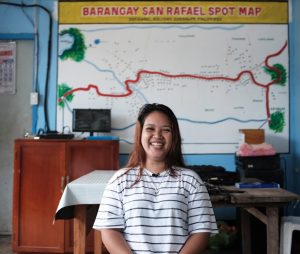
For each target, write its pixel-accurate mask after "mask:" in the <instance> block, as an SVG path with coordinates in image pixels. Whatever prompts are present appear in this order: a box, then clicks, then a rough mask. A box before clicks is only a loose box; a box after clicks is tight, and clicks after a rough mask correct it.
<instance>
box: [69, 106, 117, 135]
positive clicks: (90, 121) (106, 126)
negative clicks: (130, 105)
mask: <svg viewBox="0 0 300 254" xmlns="http://www.w3.org/2000/svg"><path fill="white" fill-rule="evenodd" d="M72 129H73V132H89V133H90V135H91V136H93V134H94V132H110V131H111V110H110V109H90V108H89V109H83V108H75V109H73V128H72Z"/></svg>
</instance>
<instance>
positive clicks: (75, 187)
mask: <svg viewBox="0 0 300 254" xmlns="http://www.w3.org/2000/svg"><path fill="white" fill-rule="evenodd" d="M114 173H116V171H115V170H95V171H92V172H91V173H89V174H86V175H84V176H82V177H79V178H77V179H76V180H74V181H72V182H70V183H68V184H67V186H66V187H65V190H64V192H63V194H62V196H61V199H60V201H59V204H58V207H57V209H56V213H55V219H56V220H58V219H71V218H73V217H74V206H75V205H82V204H84V205H89V204H91V205H99V204H100V201H101V198H102V195H103V191H104V189H105V186H106V184H107V183H108V181H109V179H110V178H111V177H112V176H113V174H114Z"/></svg>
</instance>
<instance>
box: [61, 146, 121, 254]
mask: <svg viewBox="0 0 300 254" xmlns="http://www.w3.org/2000/svg"><path fill="white" fill-rule="evenodd" d="M66 156H67V159H66V161H67V172H68V176H69V180H70V181H72V180H75V179H76V178H78V177H80V176H83V175H85V174H88V173H90V172H91V171H94V170H117V169H118V168H119V142H118V141H110V140H102V141H97V140H78V141H75V140H73V141H70V142H67V149H66ZM88 212H89V214H90V215H91V216H90V217H94V216H96V212H97V209H96V210H95V207H91V208H90V210H89V211H88ZM88 224H89V227H91V226H92V225H93V221H89V222H88ZM93 239H94V238H93V230H92V231H90V234H89V235H88V237H87V251H92V250H93V242H94V241H93ZM72 250H73V223H68V224H67V227H66V251H68V252H69V251H70V252H71V251H72Z"/></svg>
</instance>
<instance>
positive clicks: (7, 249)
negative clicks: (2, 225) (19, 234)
mask: <svg viewBox="0 0 300 254" xmlns="http://www.w3.org/2000/svg"><path fill="white" fill-rule="evenodd" d="M12 253H14V252H12V250H11V237H10V236H4V235H0V254H12Z"/></svg>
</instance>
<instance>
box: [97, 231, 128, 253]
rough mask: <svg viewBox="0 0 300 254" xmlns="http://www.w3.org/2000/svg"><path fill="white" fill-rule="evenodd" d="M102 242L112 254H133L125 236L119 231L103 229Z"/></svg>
mask: <svg viewBox="0 0 300 254" xmlns="http://www.w3.org/2000/svg"><path fill="white" fill-rule="evenodd" d="M101 237H102V242H103V244H104V245H105V247H106V249H107V250H108V252H109V253H110V254H131V253H132V252H131V250H130V248H129V245H128V243H127V242H126V241H125V239H124V237H123V234H122V233H121V232H120V231H119V230H117V229H101Z"/></svg>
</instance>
